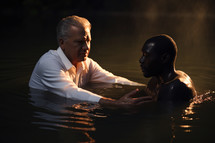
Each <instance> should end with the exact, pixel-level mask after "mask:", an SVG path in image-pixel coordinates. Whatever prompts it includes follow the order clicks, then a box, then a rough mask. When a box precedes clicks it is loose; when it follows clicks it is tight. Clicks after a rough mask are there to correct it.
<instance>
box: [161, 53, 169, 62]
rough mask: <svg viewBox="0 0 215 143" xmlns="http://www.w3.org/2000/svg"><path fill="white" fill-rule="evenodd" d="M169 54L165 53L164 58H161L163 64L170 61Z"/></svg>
mask: <svg viewBox="0 0 215 143" xmlns="http://www.w3.org/2000/svg"><path fill="white" fill-rule="evenodd" d="M169 58H170V56H169V54H168V53H164V54H163V55H162V56H161V62H162V63H167V62H168V61H169Z"/></svg>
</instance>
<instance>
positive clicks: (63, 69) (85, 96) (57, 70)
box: [29, 47, 142, 102]
mask: <svg viewBox="0 0 215 143" xmlns="http://www.w3.org/2000/svg"><path fill="white" fill-rule="evenodd" d="M88 82H93V83H101V82H102V83H119V84H125V85H135V86H140V85H142V84H139V83H137V82H133V81H130V80H128V79H126V78H123V77H120V76H115V75H113V74H112V73H110V72H108V71H106V70H104V69H103V68H101V67H100V66H99V65H98V63H96V62H95V61H93V60H92V59H91V58H87V59H86V60H85V61H83V62H80V63H79V64H78V65H77V69H76V67H75V66H74V65H72V63H71V62H70V61H69V60H68V58H67V57H66V56H65V54H64V52H63V51H62V49H61V48H60V47H59V48H58V49H57V50H49V51H48V52H47V53H45V54H44V55H43V56H42V57H41V58H40V59H39V61H38V62H37V64H36V66H35V68H34V70H33V73H32V75H31V78H30V81H29V87H30V88H34V89H39V90H43V91H49V92H52V93H54V94H57V95H60V96H63V97H66V98H71V99H74V100H83V101H91V102H98V101H99V100H100V98H101V96H100V95H98V94H95V93H92V92H90V91H87V90H85V89H82V88H81V87H83V86H84V85H86V84H87V83H88Z"/></svg>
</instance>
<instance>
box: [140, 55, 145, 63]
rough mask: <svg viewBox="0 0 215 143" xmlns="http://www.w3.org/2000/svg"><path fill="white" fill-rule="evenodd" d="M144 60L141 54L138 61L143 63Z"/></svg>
mask: <svg viewBox="0 0 215 143" xmlns="http://www.w3.org/2000/svg"><path fill="white" fill-rule="evenodd" d="M144 60H145V58H144V57H143V56H142V57H141V58H140V60H139V62H140V63H141V64H142V63H144Z"/></svg>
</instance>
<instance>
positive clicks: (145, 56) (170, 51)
mask: <svg viewBox="0 0 215 143" xmlns="http://www.w3.org/2000/svg"><path fill="white" fill-rule="evenodd" d="M176 55H177V46H176V43H175V41H174V40H173V39H172V38H171V37H170V36H168V35H164V34H163V35H159V36H155V37H152V38H150V39H148V40H147V41H146V42H145V44H144V46H143V48H142V57H141V58H140V60H139V61H140V64H141V69H142V72H143V73H144V76H145V77H152V78H151V80H150V81H149V82H148V85H147V88H146V94H147V95H151V96H153V97H154V99H155V100H159V101H173V102H183V101H189V100H190V99H191V98H192V97H193V96H195V95H196V90H195V88H194V85H193V82H192V80H191V78H190V77H189V76H188V75H187V74H186V73H184V72H183V71H179V70H176V69H175V61H176Z"/></svg>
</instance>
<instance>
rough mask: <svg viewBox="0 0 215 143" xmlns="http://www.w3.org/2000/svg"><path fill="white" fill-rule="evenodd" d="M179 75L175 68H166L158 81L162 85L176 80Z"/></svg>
mask: <svg viewBox="0 0 215 143" xmlns="http://www.w3.org/2000/svg"><path fill="white" fill-rule="evenodd" d="M176 76H177V73H176V71H175V67H173V66H172V67H170V68H165V69H164V70H163V72H162V74H161V75H159V76H158V79H159V80H160V82H161V83H167V82H170V81H172V80H174V79H175V77H176Z"/></svg>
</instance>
